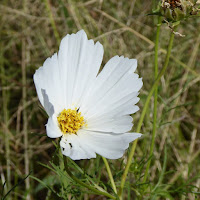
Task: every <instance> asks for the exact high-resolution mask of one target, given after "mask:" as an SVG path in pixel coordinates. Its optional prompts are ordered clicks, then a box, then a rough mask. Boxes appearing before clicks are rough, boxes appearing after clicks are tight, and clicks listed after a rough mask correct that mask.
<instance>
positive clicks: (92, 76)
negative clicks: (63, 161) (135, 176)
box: [34, 30, 143, 160]
mask: <svg viewBox="0 0 200 200" xmlns="http://www.w3.org/2000/svg"><path fill="white" fill-rule="evenodd" d="M103 51H104V50H103V46H102V45H101V44H100V43H99V42H97V43H96V44H94V41H93V40H88V39H87V35H86V33H85V32H84V31H83V30H81V31H79V32H78V33H76V34H72V35H67V36H66V37H64V38H63V39H62V41H61V44H60V49H59V52H58V54H57V53H55V54H54V55H53V56H52V57H51V58H47V60H46V61H45V62H44V64H43V66H42V67H40V68H39V69H38V70H37V71H36V72H35V74H34V83H35V86H36V90H37V94H38V97H39V100H40V102H41V104H42V106H43V107H44V108H45V110H46V112H47V114H48V116H49V119H48V122H47V124H46V131H47V135H48V136H49V137H50V138H57V137H62V138H61V141H60V146H61V151H62V153H63V154H64V155H65V156H69V157H70V158H71V159H73V160H79V159H90V158H95V157H96V153H97V154H100V155H102V156H104V157H106V158H109V159H117V158H120V157H122V156H123V154H124V151H125V150H126V149H127V148H128V146H129V143H130V142H132V141H133V140H135V139H137V138H138V137H140V136H141V134H139V133H129V131H130V130H131V128H132V117H131V116H130V114H132V113H135V112H136V111H138V110H139V108H138V106H136V105H135V104H136V103H137V102H138V101H139V98H138V97H137V96H138V91H139V90H140V88H141V87H142V84H143V83H142V79H141V78H138V75H137V74H135V73H134V71H135V70H136V68H137V61H136V60H135V59H128V58H124V57H123V56H121V57H119V56H115V57H113V58H111V59H110V60H109V61H108V63H107V64H106V65H105V67H104V68H103V70H102V71H101V72H100V73H99V74H98V72H99V68H100V65H101V62H102V59H103Z"/></svg>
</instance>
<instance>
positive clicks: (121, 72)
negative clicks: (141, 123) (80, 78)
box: [81, 56, 142, 118]
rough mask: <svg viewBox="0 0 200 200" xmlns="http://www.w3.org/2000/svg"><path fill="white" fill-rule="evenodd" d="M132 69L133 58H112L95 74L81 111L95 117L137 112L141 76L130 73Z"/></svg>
mask: <svg viewBox="0 0 200 200" xmlns="http://www.w3.org/2000/svg"><path fill="white" fill-rule="evenodd" d="M135 69H136V60H134V59H128V58H124V57H117V56H115V57H114V58H112V59H111V60H110V61H109V62H108V63H107V64H106V66H105V67H104V69H103V70H102V72H101V73H100V74H99V75H98V76H97V79H96V81H95V82H94V84H93V88H92V90H91V91H90V93H89V94H88V98H86V99H85V101H84V107H83V108H82V109H81V112H82V113H84V115H85V116H86V117H87V118H93V117H95V118H96V117H97V116H102V115H103V114H105V113H109V114H110V115H112V116H115V115H120V116H122V115H125V114H131V113H134V112H136V111H137V110H138V107H137V106H134V104H135V103H137V101H138V100H139V98H137V95H138V91H139V90H140V88H141V87H142V79H139V78H138V75H137V74H134V73H133V72H134V70H135ZM118 108H120V109H118ZM121 108H123V109H126V110H127V111H123V109H121Z"/></svg>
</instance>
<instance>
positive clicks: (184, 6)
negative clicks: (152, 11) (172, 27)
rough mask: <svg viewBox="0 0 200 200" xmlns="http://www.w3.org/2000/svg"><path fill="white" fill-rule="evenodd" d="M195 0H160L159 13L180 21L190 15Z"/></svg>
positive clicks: (169, 18)
mask: <svg viewBox="0 0 200 200" xmlns="http://www.w3.org/2000/svg"><path fill="white" fill-rule="evenodd" d="M196 2H197V0H162V3H161V13H162V15H163V16H164V17H166V19H168V20H172V21H180V20H182V19H185V18H187V17H189V16H190V15H192V12H193V11H194V9H195V8H194V6H195V4H196Z"/></svg>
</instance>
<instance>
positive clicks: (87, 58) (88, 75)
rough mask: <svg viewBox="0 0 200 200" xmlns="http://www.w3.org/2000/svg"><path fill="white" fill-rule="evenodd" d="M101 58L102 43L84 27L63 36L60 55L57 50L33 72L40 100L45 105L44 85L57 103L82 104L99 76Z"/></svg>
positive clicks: (76, 105)
mask: <svg viewBox="0 0 200 200" xmlns="http://www.w3.org/2000/svg"><path fill="white" fill-rule="evenodd" d="M102 59H103V46H102V45H101V44H100V43H99V42H97V43H96V44H94V41H93V40H88V39H87V35H86V33H85V32H84V31H83V30H81V31H79V32H78V33H76V34H72V35H67V36H66V37H64V38H63V39H62V41H61V44H60V50H59V53H58V57H57V54H54V55H53V56H52V57H51V58H48V59H47V60H46V61H45V62H44V64H43V66H42V67H40V68H39V69H38V70H36V73H35V74H34V83H35V86H36V90H37V94H38V97H39V100H40V102H41V104H42V105H43V106H44V99H43V95H42V89H43V90H45V92H46V94H47V95H48V97H49V101H50V102H51V103H52V104H53V106H54V107H55V106H57V107H62V108H63V109H64V108H69V107H72V106H74V107H79V106H80V103H81V100H82V99H83V96H84V93H85V91H87V90H88V88H89V87H90V86H91V83H92V82H94V80H95V79H96V76H97V73H98V71H99V68H100V65H101V62H102ZM45 109H46V108H45Z"/></svg>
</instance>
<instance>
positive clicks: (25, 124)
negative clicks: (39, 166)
mask: <svg viewBox="0 0 200 200" xmlns="http://www.w3.org/2000/svg"><path fill="white" fill-rule="evenodd" d="M27 3H28V2H27V0H24V1H23V9H24V12H25V13H26V12H27V11H28V5H27ZM23 25H24V26H26V24H25V23H24V24H23ZM26 54H27V52H26V40H25V38H22V62H21V69H22V85H23V87H22V104H23V106H24V105H26V99H27V88H26V60H27V56H26ZM22 132H23V135H24V163H25V174H26V175H28V174H29V173H30V171H29V165H30V163H29V160H30V158H29V152H28V151H29V149H28V147H29V142H28V120H27V109H24V110H23V130H22ZM25 187H26V191H27V192H28V193H27V196H26V199H27V200H30V199H31V197H30V192H29V190H30V178H29V177H27V178H26V179H25Z"/></svg>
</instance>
